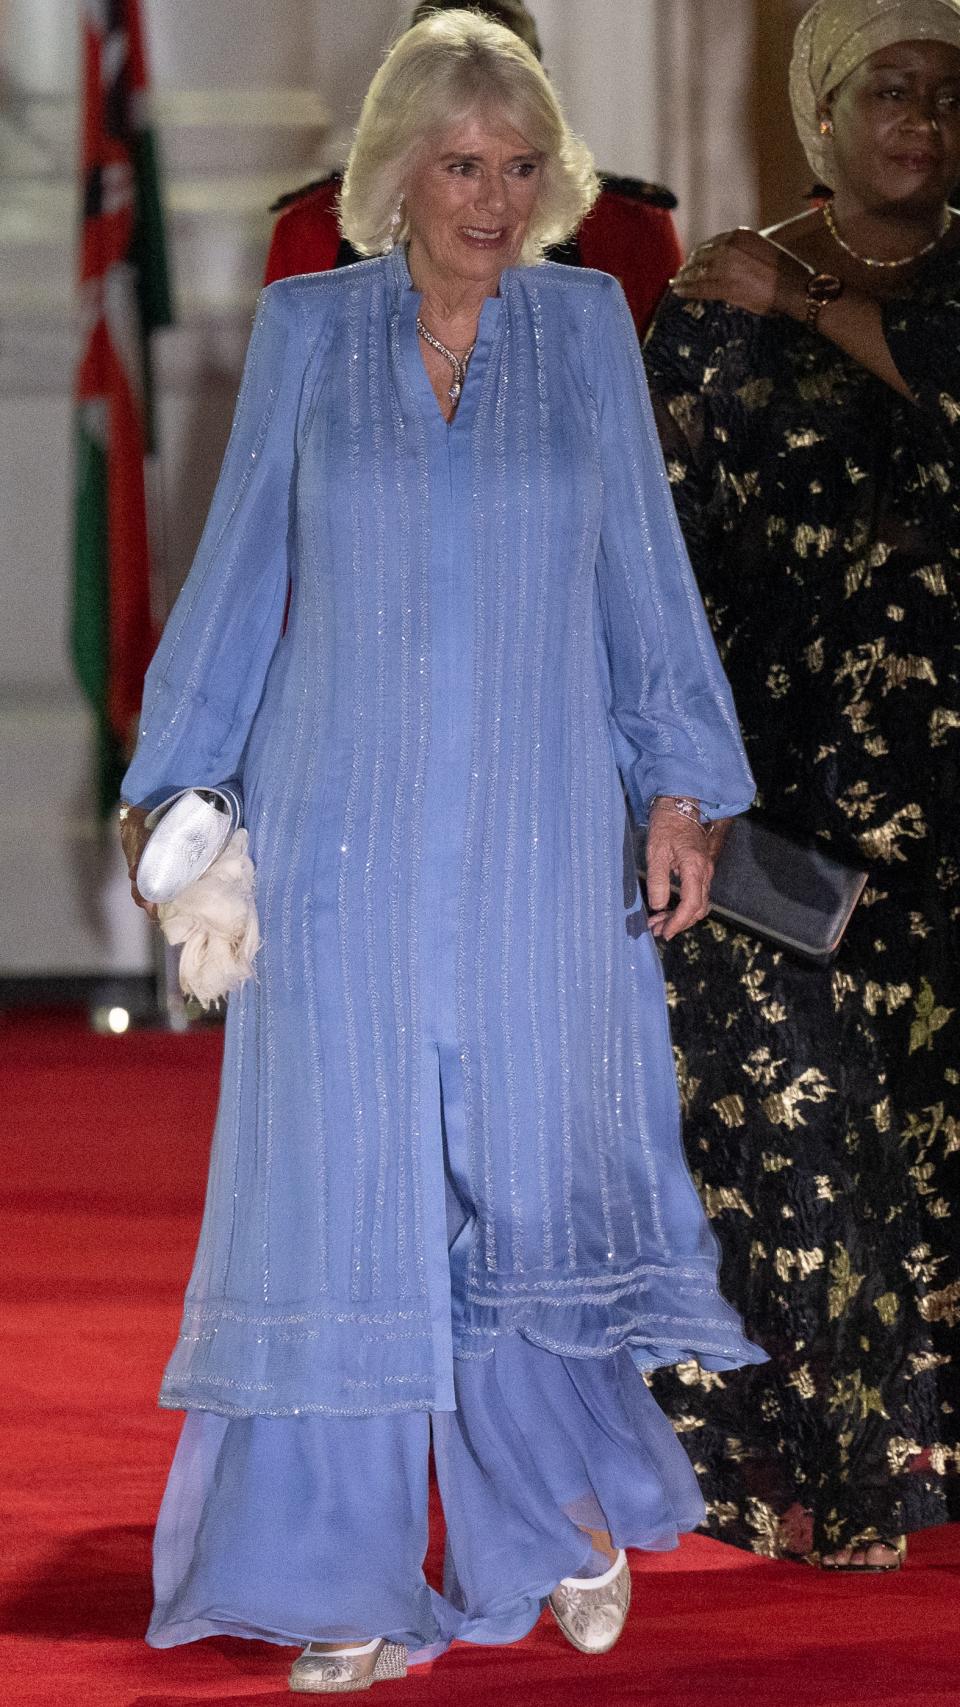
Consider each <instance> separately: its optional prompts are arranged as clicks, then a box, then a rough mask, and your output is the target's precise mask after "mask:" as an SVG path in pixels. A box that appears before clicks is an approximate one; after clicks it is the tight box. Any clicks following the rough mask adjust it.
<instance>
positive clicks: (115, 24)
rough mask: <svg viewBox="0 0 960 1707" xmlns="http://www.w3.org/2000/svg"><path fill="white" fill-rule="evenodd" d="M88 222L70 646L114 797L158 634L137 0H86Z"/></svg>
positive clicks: (164, 319) (154, 209) (151, 305)
mask: <svg viewBox="0 0 960 1707" xmlns="http://www.w3.org/2000/svg"><path fill="white" fill-rule="evenodd" d="M80 11H81V24H82V31H83V37H82V68H83V69H82V76H83V90H82V110H83V121H82V122H83V131H82V168H81V169H82V173H83V228H82V232H81V244H80V295H81V352H80V364H79V368H78V372H77V417H76V500H75V503H76V508H75V533H74V553H75V562H74V595H73V622H72V631H71V635H72V644H73V658H74V663H75V666H76V670H77V675H78V677H79V679H80V684H81V686H82V688H83V690H84V693H85V694H86V696H87V699H88V700H89V701H90V704H91V705H92V707H93V709H94V712H95V715H96V720H97V737H98V767H97V768H98V793H99V801H100V807H101V809H102V810H103V811H104V812H107V811H109V810H110V808H111V807H112V806H114V805H115V804H116V801H117V799H118V796H119V785H120V778H121V776H122V775H123V771H124V769H125V765H126V758H127V756H128V755H129V750H130V745H131V740H132V737H133V734H134V732H135V727H136V718H137V715H138V712H139V708H140V697H141V693H142V690H143V675H144V671H145V669H146V667H147V664H148V663H149V661H150V656H151V653H152V651H153V647H154V643H155V640H156V634H155V631H154V624H153V620H152V616H151V600H150V557H149V546H148V537H147V511H146V498H145V491H144V457H145V455H146V453H147V451H148V450H150V449H151V448H152V447H151V438H152V425H151V386H150V343H149V341H150V333H151V332H152V331H153V329H154V328H155V327H157V326H168V325H169V324H170V321H171V318H172V316H171V308H170V293H169V286H168V281H167V263H166V252H165V248H164V238H163V218H162V213H161V208H160V195H159V181H158V173H157V158H156V152H155V148H154V142H153V136H152V134H151V132H150V130H149V128H148V124H147V113H146V96H147V71H146V63H145V59H144V50H143V36H142V32H141V28H140V13H139V0H82V3H81V8H80Z"/></svg>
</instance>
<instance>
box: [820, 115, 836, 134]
mask: <svg viewBox="0 0 960 1707" xmlns="http://www.w3.org/2000/svg"><path fill="white" fill-rule="evenodd" d="M820 135H821V136H832V135H833V125H832V124H831V123H830V120H829V119H821V120H820Z"/></svg>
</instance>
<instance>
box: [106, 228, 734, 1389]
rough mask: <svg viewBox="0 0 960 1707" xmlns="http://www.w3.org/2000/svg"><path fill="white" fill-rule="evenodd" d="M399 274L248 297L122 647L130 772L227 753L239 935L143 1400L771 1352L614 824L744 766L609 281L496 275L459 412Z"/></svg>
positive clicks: (160, 774) (335, 276)
mask: <svg viewBox="0 0 960 1707" xmlns="http://www.w3.org/2000/svg"><path fill="white" fill-rule="evenodd" d="M417 306H418V297H417V296H416V294H415V292H414V291H413V289H412V287H411V283H410V277H409V273H408V271H407V267H406V261H405V257H404V254H403V252H402V250H399V249H397V250H395V251H393V253H392V254H390V255H388V256H386V257H384V258H381V259H378V260H374V261H370V262H366V263H364V264H362V265H360V266H356V267H352V268H348V269H345V270H342V271H340V272H336V273H328V274H317V275H309V276H305V277H302V278H296V279H288V280H284V281H281V282H279V283H277V284H274V285H272V286H271V287H270V288H269V289H268V290H266V291H265V292H264V294H263V296H262V298H261V302H260V307H259V310H258V314H257V318H256V324H255V327H254V332H253V338H252V342H251V345H250V351H249V355H248V359H247V365H246V371H245V374H244V379H243V385H242V389H241V392H240V398H239V402H238V405H237V412H236V418H235V422H234V428H233V433H232V437H231V440H230V445H229V448H228V450H227V455H226V459H225V462H224V467H223V472H222V475H221V478H220V482H219V485H218V487H217V492H216V496H215V498H214V501H213V506H212V508H211V511H210V516H209V519H208V522H207V526H206V529H205V532H204V535H203V539H202V542H201V545H200V548H199V551H198V554H197V558H196V562H195V564H194V566H193V569H192V571H191V574H190V576H189V578H188V581H187V583H186V586H185V588H184V590H183V592H182V594H181V596H180V598H179V600H178V602H177V604H176V607H175V609H174V611H173V614H172V615H171V617H170V620H169V622H168V624H167V628H166V631H165V633H164V636H163V639H162V642H161V644H160V648H159V650H158V652H157V655H156V658H155V659H154V662H153V664H152V666H151V669H150V672H149V676H148V679H147V685H146V692H145V701H144V712H143V718H142V724H143V727H142V730H141V737H140V742H139V745H138V748H137V752H136V755H135V758H134V760H133V763H132V765H131V767H130V770H129V772H128V774H127V777H126V779H125V785H124V793H125V795H126V797H127V798H129V799H133V800H138V801H139V800H142V799H144V798H146V797H149V796H152V795H156V794H157V793H164V792H166V791H168V790H172V789H174V788H179V787H184V786H187V785H200V784H204V783H206V784H211V783H217V782H220V781H221V780H223V779H224V778H226V777H229V776H234V775H239V776H240V778H241V779H242V784H243V790H244V795H245V803H246V821H247V824H248V826H249V829H250V834H251V852H252V854H253V857H254V860H255V862H256V866H257V898H258V905H259V910H260V918H261V927H262V931H263V939H264V946H263V949H262V952H261V955H260V957H259V960H258V963H257V964H258V973H257V978H256V981H255V982H250V983H248V984H247V985H246V986H245V988H244V989H243V991H242V992H241V994H240V995H239V996H238V997H237V998H236V999H234V1000H232V1001H231V1003H230V1008H229V1013H228V1018H227V1035H226V1052H225V1061H224V1069H223V1083H222V1090H221V1100H220V1108H219V1114H218V1118H217V1126H216V1133H215V1138H214V1146H213V1156H212V1162H211V1174H210V1183H209V1189H208V1197H207V1207H206V1213H205V1217H204V1222H203V1230H202V1234H201V1238H200V1245H199V1249H198V1253H197V1259H196V1265H195V1268H194V1272H193V1276H192V1279H191V1282H190V1286H189V1291H188V1295H187V1302H186V1308H185V1315H184V1320H183V1328H182V1334H181V1337H180V1340H179V1342H178V1344H177V1347H176V1350H175V1352H174V1355H173V1358H172V1361H171V1363H170V1365H169V1368H168V1370H167V1374H166V1378H165V1382H164V1388H163V1395H162V1402H163V1403H165V1404H167V1405H170V1406H175V1407H185V1408H193V1409H196V1408H200V1409H209V1410H215V1411H219V1412H223V1413H226V1414H228V1415H240V1414H249V1413H259V1414H265V1415H276V1416H282V1415H289V1414H291V1413H297V1412H314V1413H319V1414H327V1415H363V1414H369V1413H373V1412H387V1411H403V1410H408V1409H422V1408H433V1409H446V1408H451V1407H452V1406H453V1403H454V1400H453V1383H452V1358H453V1357H454V1356H483V1355H486V1354H489V1352H490V1351H491V1349H492V1347H493V1345H494V1341H495V1337H496V1336H497V1335H499V1334H504V1333H510V1332H520V1333H522V1334H524V1335H526V1336H527V1337H528V1338H529V1339H530V1340H532V1341H535V1342H536V1343H537V1344H539V1345H542V1346H545V1347H547V1348H551V1349H554V1350H556V1351H558V1352H563V1353H566V1354H573V1355H582V1356H585V1357H594V1356H603V1355H604V1354H605V1353H609V1352H612V1351H614V1350H616V1349H617V1348H618V1347H620V1346H622V1345H623V1344H624V1343H626V1344H628V1345H629V1346H630V1347H631V1349H632V1350H633V1352H634V1355H635V1356H636V1358H637V1360H638V1361H639V1362H640V1363H641V1364H642V1365H652V1364H655V1363H658V1362H663V1361H674V1360H676V1359H678V1358H682V1357H687V1356H689V1355H691V1354H696V1355H699V1356H700V1357H701V1359H702V1361H703V1362H704V1363H705V1364H707V1365H709V1366H711V1367H726V1366H729V1365H731V1364H735V1363H738V1362H743V1361H754V1360H756V1359H757V1358H759V1357H760V1356H762V1354H761V1353H759V1352H757V1351H756V1349H755V1348H753V1347H751V1346H749V1344H748V1343H747V1342H745V1341H744V1339H743V1337H742V1334H741V1330H740V1326H739V1323H738V1321H737V1318H736V1317H735V1315H734V1314H733V1312H732V1311H731V1309H730V1308H729V1307H728V1306H727V1305H726V1304H725V1303H724V1302H723V1301H722V1300H721V1298H720V1297H719V1295H718V1292H717V1288H716V1247H715V1241H714V1239H713V1236H712V1234H711V1233H710V1231H709V1229H708V1226H707V1223H706V1221H705V1218H704V1215H703V1212H702V1210H701V1207H700V1203H699V1201H698V1199H697V1196H696V1193H695V1191H694V1188H693V1185H692V1183H691V1181H690V1178H689V1175H688V1172H687V1170H686V1166H685V1164H684V1161H683V1159H682V1151H681V1147H680V1138H679V1113H678V1099H677V1090H676V1084H675V1080H674V1069H673V1060H672V1054H671V1045H670V1037H669V1032H668V1025H667V1012H666V1005H665V999H664V986H663V980H662V976H661V971H660V965H659V960H658V956H657V951H656V947H655V945H654V942H653V940H652V938H651V936H650V934H649V932H648V931H647V930H646V928H645V920H644V915H643V911H642V906H641V902H640V899H639V896H638V893H637V886H636V881H635V878H634V876H633V873H632V866H631V863H630V861H629V859H625V853H624V847H625V827H626V826H625V811H624V803H623V791H622V786H621V778H622V780H623V783H624V784H625V785H626V789H627V793H628V797H629V799H630V801H631V803H632V807H633V811H634V813H635V814H636V816H637V817H638V818H642V817H643V816H644V814H645V811H646V807H647V804H648V803H649V801H650V799H651V798H652V796H653V795H655V794H658V793H676V794H687V795H694V796H697V797H698V798H700V799H701V800H703V801H704V802H706V803H708V807H709V810H710V812H711V813H713V814H717V815H719V814H728V813H736V812H740V811H742V810H744V808H745V807H746V806H747V805H748V804H749V802H750V799H751V796H752V793H753V787H752V781H751V777H750V774H749V771H748V768H747V764H746V761H745V758H744V755H743V751H742V748H741V745H740V739H739V735H738V731H737V724H736V719H735V715H734V710H733V706H732V704H731V700H730V695H729V691H728V688H727V684H726V681H725V679H724V676H723V674H722V671H721V668H720V665H719V663H718V660H717V657H716V655H715V652H714V648H713V645H712V642H711V639H710V635H709V631H708V628H707V624H706V621H705V619H704V615H703V611H702V608H701V605H700V602H699V599H698V596H697V592H696V589H695V586H694V583H693V580H692V577H691V573H690V570H689V567H688V563H687V558H686V555H685V552H684V548H683V545H682V542H681V538H680V534H679V530H678V527H677V523H676V520H675V516H674V511H673V505H672V502H671V498H670V491H669V485H668V481H667V476H666V473H665V470H664V465H663V461H662V458H661V455H660V450H659V447H658V444H657V441H656V438H655V433H654V428H653V424H652V418H651V413H650V408H649V404H648V400H647V394H646V387H645V383H644V378H643V371H642V364H641V360H640V355H639V351H638V348H637V342H636V337H635V334H634V330H633V326H632V323H631V321H630V318H629V314H628V311H627V308H626V304H625V302H624V299H623V296H622V293H621V291H620V288H619V286H618V285H617V284H616V283H615V281H614V280H613V279H611V278H608V277H607V276H605V275H603V274H599V273H592V272H587V271H583V270H580V269H574V268H566V267H559V266H553V265H549V264H547V265H542V266H538V267H530V268H527V267H520V268H516V269H511V270H509V271H507V272H506V273H504V275H503V280H502V286H501V292H500V296H499V297H498V298H495V299H490V300H489V301H488V302H487V303H486V305H485V307H484V310H483V313H482V317H481V322H480V328H479V334H478V339H477V346H476V350H475V353H474V356H473V359H472V362H471V364H470V369H469V373H468V378H467V382H466V386H465V389H464V394H463V398H462V401H461V403H460V406H459V409H458V411H457V414H456V417H455V419H454V421H453V423H452V425H449V426H448V425H447V424H446V423H445V422H444V420H443V418H442V416H441V414H440V411H439V409H438V407H437V404H436V401H435V399H434V397H433V394H432V392H431V389H430V385H429V382H428V379H427V375H426V371H425V369H424V366H423V362H422V359H421V355H420V349H419V345H418V339H417V333H416V326H415V320H416V313H417ZM288 588H289V589H290V595H289V597H290V602H289V610H287V600H288ZM454 1235H455V1236H454ZM451 1237H453V1244H452V1249H451V1250H450V1251H449V1252H448V1241H449V1240H450V1238H451Z"/></svg>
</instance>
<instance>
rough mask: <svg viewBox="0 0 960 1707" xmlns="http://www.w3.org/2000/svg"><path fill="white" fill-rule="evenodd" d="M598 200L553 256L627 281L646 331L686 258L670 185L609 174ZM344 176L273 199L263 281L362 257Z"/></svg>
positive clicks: (636, 313)
mask: <svg viewBox="0 0 960 1707" xmlns="http://www.w3.org/2000/svg"><path fill="white" fill-rule="evenodd" d="M602 183H603V188H602V190H601V192H600V195H599V196H598V198H597V201H596V203H595V205H594V207H593V208H592V209H591V211H590V212H589V213H588V215H587V217H586V219H585V220H584V222H583V224H582V225H581V227H580V230H579V231H578V232H577V235H576V237H575V238H573V239H572V240H571V241H570V242H569V243H566V244H564V245H563V247H562V248H561V249H557V250H555V251H553V252H552V253H553V258H554V259H556V260H560V261H567V262H572V263H573V264H574V265H580V266H584V267H596V268H597V269H598V271H600V272H602V273H613V275H614V277H615V278H617V279H619V281H620V283H621V285H622V286H623V290H624V294H625V296H626V299H627V302H628V303H629V305H630V312H631V314H632V315H633V318H634V322H635V324H636V328H637V332H638V334H639V336H640V337H641V338H642V337H643V336H644V335H645V333H646V331H647V327H648V326H649V325H650V322H651V320H652V319H653V314H654V310H655V308H656V306H657V304H658V302H659V301H660V298H661V297H662V295H663V293H664V291H665V290H666V288H667V285H668V283H669V281H670V279H671V278H672V277H673V275H674V273H675V272H676V271H677V269H678V268H679V267H680V265H681V263H682V261H683V251H682V249H681V247H680V240H679V238H678V236H677V231H676V227H675V225H674V223H673V218H672V215H671V211H670V210H671V208H674V207H676V205H677V204H676V200H675V198H674V197H673V196H672V195H671V193H670V191H669V190H664V189H661V188H660V186H659V185H657V184H646V183H643V182H642V181H641V180H640V179H638V178H613V177H608V176H604V177H603V179H602ZM339 190H340V178H339V176H337V175H334V176H333V177H330V178H325V179H323V180H322V182H320V183H315V184H307V185H305V187H304V188H303V189H302V190H295V191H294V192H293V193H292V195H290V196H285V197H283V199H282V200H281V201H279V202H278V203H277V204H276V210H277V211H278V212H279V214H280V217H279V219H278V220H277V223H276V225H275V226H274V230H273V237H272V240H271V243H270V253H269V255H268V256H267V270H266V277H265V279H264V283H265V284H272V283H273V281H274V279H283V278H289V277H290V276H291V275H292V274H295V273H322V272H327V271H328V270H329V269H330V268H331V267H336V266H342V265H344V264H345V263H347V262H349V261H353V260H357V259H359V257H358V256H357V255H356V254H355V253H354V251H353V250H352V249H351V248H350V245H349V243H347V242H346V241H345V240H344V239H343V238H342V237H341V235H340V227H339V226H338V224H337V195H338V193H339Z"/></svg>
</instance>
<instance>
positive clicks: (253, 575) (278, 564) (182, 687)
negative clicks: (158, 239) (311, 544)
mask: <svg viewBox="0 0 960 1707" xmlns="http://www.w3.org/2000/svg"><path fill="white" fill-rule="evenodd" d="M298 316H299V308H298V304H297V301H296V299H295V298H293V297H292V296H291V295H290V294H289V293H288V292H286V291H285V290H284V288H283V286H282V285H281V286H276V285H274V286H272V287H271V288H270V289H268V290H265V291H263V292H262V293H261V297H260V301H259V304H258V307H257V314H256V319H255V321H254V327H253V334H252V337H251V339H250V347H249V349H248V351H247V359H246V365H245V367H244V374H243V381H242V384H241V387H240V395H239V397H238V400H237V406H236V411H235V414H234V418H233V428H232V431H231V434H230V441H229V444H228V446H227V451H226V455H225V457H224V461H223V467H222V469H221V472H220V478H219V481H218V483H217V488H216V492H215V493H214V497H213V502H212V504H211V506H210V512H209V514H208V516H207V521H206V526H205V527H204V530H203V536H202V538H201V540H200V545H199V548H198V550H197V554H196V557H195V559H194V562H193V566H192V568H191V570H190V574H189V575H188V577H187V580H186V582H185V584H184V587H183V591H182V592H181V594H180V596H179V598H178V599H177V602H176V604H175V605H174V607H173V610H172V612H171V614H170V618H169V620H168V622H167V625H166V628H165V629H164V632H163V637H162V639H161V641H160V645H159V647H158V648H157V651H156V654H155V656H154V659H153V662H152V663H151V665H150V668H149V670H148V672H147V677H146V681H145V684H144V696H143V709H142V712H141V716H140V729H139V740H138V744H137V749H136V753H135V754H134V758H133V761H132V763H131V765H130V767H129V769H128V771H127V774H126V776H125V777H124V780H123V796H124V799H126V800H131V801H134V802H141V801H151V800H154V799H156V798H158V797H161V796H163V795H166V794H169V793H171V792H173V791H174V790H175V789H178V788H187V787H191V788H193V787H201V786H203V785H205V784H206V785H212V784H215V783H218V782H222V781H223V780H224V779H225V778H227V777H230V776H233V775H235V773H236V771H237V769H238V766H239V763H240V757H241V754H242V752H243V749H244V746H245V744H246V740H247V736H248V734H249V731H250V725H251V723H252V721H253V717H254V714H255V712H256V709H257V706H258V704H259V702H260V697H261V694H262V692H263V686H264V681H265V678H266V673H267V669H268V667H269V664H270V660H271V657H272V656H273V652H274V649H275V647H276V645H277V641H278V639H279V636H280V631H281V627H282V623H283V613H284V608H285V604H286V596H287V584H288V578H289V572H290V571H289V552H290V534H291V529H292V513H293V495H294V483H295V471H296V428H297V414H298V407H299V399H300V393H301V389H302V386H303V380H304V370H305V362H306V355H305V345H304V340H303V338H302V337H301V336H300V335H299V325H298Z"/></svg>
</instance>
